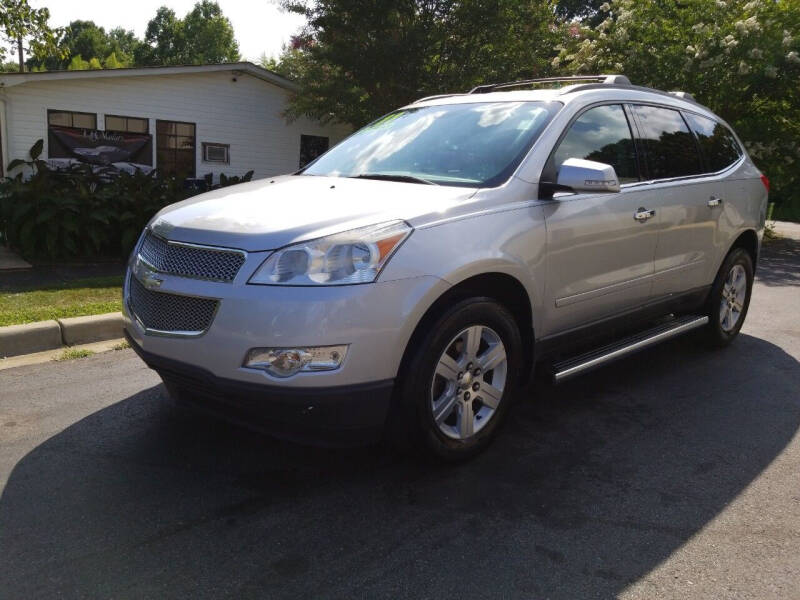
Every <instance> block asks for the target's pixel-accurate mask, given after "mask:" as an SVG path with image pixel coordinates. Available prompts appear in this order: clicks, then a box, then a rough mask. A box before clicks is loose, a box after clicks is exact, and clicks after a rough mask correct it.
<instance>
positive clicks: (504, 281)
mask: <svg viewBox="0 0 800 600" xmlns="http://www.w3.org/2000/svg"><path fill="white" fill-rule="evenodd" d="M472 297H487V298H492V299H493V300H496V301H497V302H499V303H500V304H502V305H503V306H505V307H506V308H507V309H508V310H509V311H510V312H511V314H512V315H513V316H514V319H515V320H516V322H517V327H518V328H519V332H520V336H521V338H522V344H523V352H524V355H523V367H524V371H523V374H522V376H523V381H525V380H526V378H527V377H528V376H529V374H530V370H531V368H532V364H533V345H534V328H533V308H532V303H531V298H530V296H529V293H528V290H527V289H526V288H525V286H524V285H523V284H522V282H521V281H520V280H519V279H518V278H517V277H514V276H513V275H510V274H508V273H503V272H500V271H492V272H486V273H481V274H478V275H473V276H471V277H467V278H465V279H463V280H461V281H459V282H458V283H456V284H454V285H452V286H451V287H450V288H448V289H447V290H446V291H444V292H443V293H442V294H440V295H439V296H438V297H437V298H436V299H435V300H434V301H433V303H432V304H431V305H430V306H429V307H428V309H427V310H426V311H425V312H424V313H423V315H422V317H421V318H420V319H419V321H418V322H417V324H416V326H415V327H414V330H413V332H412V334H411V337H410V338H409V341H408V343H407V344H406V347H405V350H404V351H403V358H402V360H401V362H400V368H399V372H402V371H403V369H404V367H405V365H406V364H407V362H408V361H409V360H410V357H411V353H412V351H413V349H414V348H416V346H417V345H418V344H419V343H420V341H421V340H422V338H423V337H424V336H425V334H426V333H427V332H428V331H429V329H430V326H431V325H432V324H433V322H434V321H436V319H438V318H439V317H440V316H441V315H442V314H443V313H444V311H445V310H447V308H448V307H449V306H452V305H453V304H454V303H456V302H458V301H461V300H464V299H466V298H472Z"/></svg>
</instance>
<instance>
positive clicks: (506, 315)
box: [390, 298, 522, 460]
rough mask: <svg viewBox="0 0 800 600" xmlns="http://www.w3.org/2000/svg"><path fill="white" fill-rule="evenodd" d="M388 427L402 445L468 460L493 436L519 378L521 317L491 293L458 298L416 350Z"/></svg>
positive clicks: (396, 399) (409, 362) (407, 361)
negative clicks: (478, 296) (519, 328)
mask: <svg viewBox="0 0 800 600" xmlns="http://www.w3.org/2000/svg"><path fill="white" fill-rule="evenodd" d="M410 352H411V354H410V357H409V359H408V360H406V365H405V367H404V369H403V372H402V373H401V375H400V378H399V388H398V393H397V395H396V398H395V410H394V411H393V415H392V417H391V419H392V420H391V422H390V429H391V430H392V431H393V432H394V433H395V440H396V441H398V440H399V441H401V443H402V445H403V446H406V447H409V446H410V447H412V448H413V449H421V450H426V451H428V452H429V453H433V454H434V455H436V456H438V457H440V458H443V459H445V460H460V459H464V458H468V457H470V456H472V455H474V454H476V453H477V452H480V451H481V450H482V449H483V448H485V447H486V446H487V445H488V443H489V442H490V441H491V439H492V438H493V437H494V435H495V433H496V431H497V429H498V427H499V426H500V424H501V423H502V420H503V418H504V417H505V414H506V412H507V410H508V407H509V405H510V403H511V400H510V399H511V397H512V395H513V393H514V391H515V389H516V387H517V385H518V382H519V373H520V367H521V358H522V342H521V339H520V333H519V330H518V328H517V324H516V321H515V320H514V317H513V316H512V315H511V313H510V312H509V311H508V310H507V309H506V308H505V307H503V306H502V305H500V304H498V303H497V302H495V301H494V300H491V299H489V298H470V299H468V300H464V301H462V302H459V303H458V304H456V305H455V306H453V307H452V308H450V309H449V310H447V311H446V312H445V313H444V314H443V315H442V316H440V317H439V318H438V319H437V320H436V322H435V323H434V324H433V325H432V326H431V327H430V328H429V331H428V333H427V335H425V336H424V338H423V339H422V340H421V341H420V342H419V343H418V344H417V345H416V346H415V347H414V348H412V349H411V350H410Z"/></svg>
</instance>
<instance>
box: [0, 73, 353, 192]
mask: <svg viewBox="0 0 800 600" xmlns="http://www.w3.org/2000/svg"><path fill="white" fill-rule="evenodd" d="M296 91H297V88H296V86H295V84H293V83H292V82H291V81H289V80H287V79H285V78H283V77H281V76H279V75H277V74H275V73H273V72H271V71H268V70H266V69H262V68H261V67H258V66H256V65H254V64H252V63H247V62H242V63H228V64H222V65H197V66H177V67H148V68H132V69H108V70H92V71H53V72H45V73H4V74H0V150H1V151H2V159H0V167H2V171H0V175H6V172H5V171H6V167H7V165H8V163H9V162H10V161H11V160H14V159H16V158H22V159H27V158H28V150H29V149H30V148H31V146H32V145H33V144H34V143H35V142H36V141H37V140H39V139H43V140H44V151H43V152H42V156H41V157H42V158H45V159H51V160H52V161H53V162H54V163H58V162H61V161H68V162H74V161H80V162H89V163H91V164H94V165H109V164H114V165H115V166H116V167H117V168H129V167H130V165H131V164H134V165H142V167H141V168H143V169H144V170H148V169H149V168H157V169H158V170H159V171H160V172H162V173H171V174H178V175H182V176H186V177H204V176H205V175H206V174H208V173H213V174H214V179H215V180H217V179H218V177H219V174H220V173H224V174H225V175H243V174H245V173H246V172H247V171H250V170H252V171H254V177H255V178H259V177H267V176H270V175H276V174H279V173H289V172H292V171H295V170H297V169H298V167H299V166H300V165H301V164H303V163H304V162H307V161H308V160H309V159H311V158H314V157H315V156H316V155H318V154H319V153H320V151H322V150H324V149H327V147H328V145H333V144H334V143H336V142H338V141H339V140H341V139H342V138H343V137H345V136H346V135H347V134H348V133H349V131H350V130H349V128H347V127H345V126H342V125H322V124H320V123H316V122H314V121H311V120H309V119H305V118H300V119H297V120H296V121H293V122H291V123H287V121H286V118H285V117H284V115H283V112H284V110H285V108H286V105H287V100H288V98H289V96H290V95H291V94H292V93H294V92H296Z"/></svg>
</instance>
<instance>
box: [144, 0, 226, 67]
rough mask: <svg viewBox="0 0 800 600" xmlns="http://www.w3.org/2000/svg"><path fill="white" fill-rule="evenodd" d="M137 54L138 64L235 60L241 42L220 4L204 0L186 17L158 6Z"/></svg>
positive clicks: (177, 63) (176, 63)
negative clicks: (237, 40) (181, 17)
mask: <svg viewBox="0 0 800 600" xmlns="http://www.w3.org/2000/svg"><path fill="white" fill-rule="evenodd" d="M135 58H136V63H137V64H138V65H179V64H203V63H215V64H216V63H223V62H236V61H238V60H239V45H238V44H237V42H236V38H235V36H234V32H233V27H232V26H231V23H230V21H229V20H228V18H227V17H225V16H224V15H223V14H222V10H221V9H220V7H219V5H218V4H217V3H216V2H210V1H208V0H203V1H202V2H198V3H197V4H195V5H194V8H193V9H192V10H191V11H190V12H189V13H188V14H187V15H186V16H185V18H183V19H180V18H178V17H177V16H176V15H175V11H173V10H172V9H170V8H167V7H166V6H162V7H161V8H159V9H158V11H157V12H156V16H155V17H154V18H153V19H152V20H151V21H150V22H149V23H148V25H147V31H146V32H145V36H144V43H143V44H142V45H141V46H139V47H138V48H137V50H136V53H135Z"/></svg>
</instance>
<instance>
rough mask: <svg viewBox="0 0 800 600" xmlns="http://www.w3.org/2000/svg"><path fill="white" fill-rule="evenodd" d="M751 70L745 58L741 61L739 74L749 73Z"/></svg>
mask: <svg viewBox="0 0 800 600" xmlns="http://www.w3.org/2000/svg"><path fill="white" fill-rule="evenodd" d="M749 72H750V67H749V66H748V64H747V63H746V62H744V61H743V60H742V61H740V62H739V75H747V74H748V73H749Z"/></svg>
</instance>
